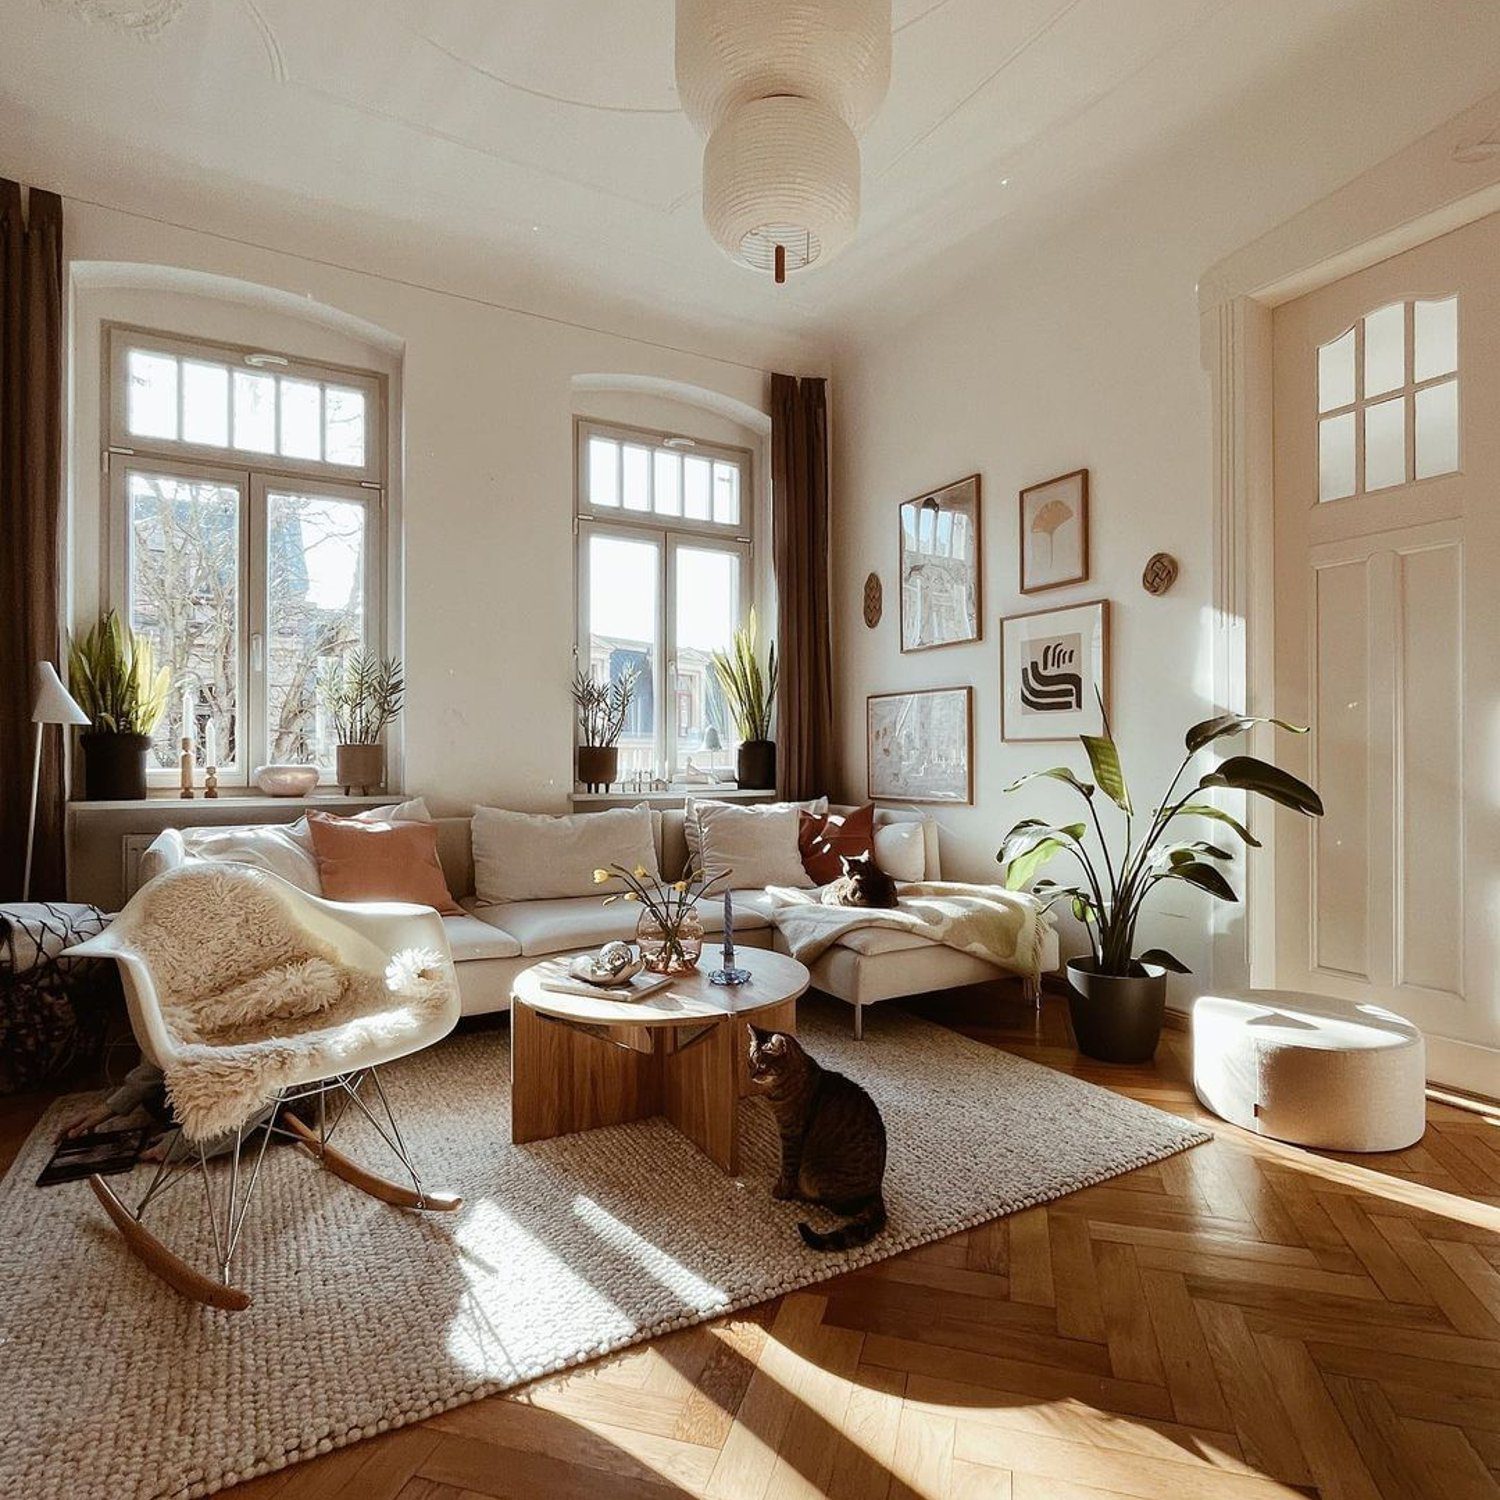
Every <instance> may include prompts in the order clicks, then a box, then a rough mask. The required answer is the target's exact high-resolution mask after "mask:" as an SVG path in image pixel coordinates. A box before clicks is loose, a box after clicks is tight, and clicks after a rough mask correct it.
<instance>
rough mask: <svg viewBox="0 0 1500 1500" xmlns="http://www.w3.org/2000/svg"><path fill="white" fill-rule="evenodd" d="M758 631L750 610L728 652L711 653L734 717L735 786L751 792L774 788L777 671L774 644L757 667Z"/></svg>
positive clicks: (778, 667) (715, 671)
mask: <svg viewBox="0 0 1500 1500" xmlns="http://www.w3.org/2000/svg"><path fill="white" fill-rule="evenodd" d="M758 628H759V627H758V622H757V621H756V618H755V611H754V610H753V609H752V610H751V611H750V621H749V623H748V624H747V625H745V626H744V627H743V628H742V629H740V630H736V631H735V633H734V639H733V642H732V644H731V645H730V648H729V650H728V651H715V652H714V653H713V664H714V674H715V675H716V676H717V677H718V679H719V686H720V687H721V688H722V689H723V690H724V698H725V701H726V702H727V703H728V704H729V712H730V713H731V714H733V715H734V727H735V732H736V733H737V734H738V735H739V737H740V745H739V750H738V752H737V754H736V766H737V769H738V772H739V778H738V779H739V784H740V785H741V786H742V787H754V788H761V787H774V786H775V785H776V745H775V742H774V741H773V740H772V739H771V714H772V712H773V711H774V709H775V707H776V683H777V679H778V677H779V676H780V670H781V669H780V665H779V663H778V662H777V660H776V642H775V641H772V642H771V648H770V651H769V652H768V653H767V656H766V664H765V667H764V668H762V667H761V664H760V657H759V654H758V652H757V650H756V646H757V635H758Z"/></svg>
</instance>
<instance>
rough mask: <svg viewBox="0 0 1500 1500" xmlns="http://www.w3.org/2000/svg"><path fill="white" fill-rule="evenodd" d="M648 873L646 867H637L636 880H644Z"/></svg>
mask: <svg viewBox="0 0 1500 1500" xmlns="http://www.w3.org/2000/svg"><path fill="white" fill-rule="evenodd" d="M648 873H649V872H648V871H647V869H646V867H645V865H637V866H636V867H635V878H636V879H637V880H644V879H645V878H646V876H647V874H648Z"/></svg>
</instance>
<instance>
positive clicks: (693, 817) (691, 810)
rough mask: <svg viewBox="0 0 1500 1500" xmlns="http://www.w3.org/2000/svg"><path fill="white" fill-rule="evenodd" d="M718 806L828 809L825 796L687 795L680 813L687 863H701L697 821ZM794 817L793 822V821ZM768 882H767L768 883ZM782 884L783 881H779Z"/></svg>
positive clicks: (758, 809) (764, 810) (767, 809)
mask: <svg viewBox="0 0 1500 1500" xmlns="http://www.w3.org/2000/svg"><path fill="white" fill-rule="evenodd" d="M718 807H735V808H738V809H739V810H740V811H741V812H743V811H745V810H746V809H747V808H753V809H754V810H755V811H756V812H762V813H772V812H785V811H786V810H787V809H788V808H790V809H791V810H792V811H793V812H794V813H796V812H808V813H818V814H820V815H821V814H822V813H826V812H827V811H828V798H827V797H814V798H812V799H811V800H810V801H807V802H750V803H745V802H725V801H723V800H721V799H718V798H713V797H688V798H687V799H686V800H685V801H684V802H683V807H682V813H683V819H682V837H683V841H684V842H685V843H686V844H687V851H688V863H689V864H692V865H697V864H699V863H701V859H702V849H701V840H700V833H699V822H700V819H701V817H702V815H703V813H704V812H709V813H710V814H711V812H712V809H714V808H718ZM795 821H796V820H795V819H794V820H793V822H794V823H795ZM769 883H770V882H767V884H769ZM781 883H782V884H783V885H784V884H785V883H786V882H785V881H782V882H781Z"/></svg>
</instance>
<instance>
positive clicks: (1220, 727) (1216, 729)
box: [1184, 714, 1307, 755]
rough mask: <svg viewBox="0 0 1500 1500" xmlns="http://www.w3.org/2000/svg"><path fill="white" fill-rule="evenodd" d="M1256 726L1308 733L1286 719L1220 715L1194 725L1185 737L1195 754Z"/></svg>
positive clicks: (1300, 725) (1303, 727)
mask: <svg viewBox="0 0 1500 1500" xmlns="http://www.w3.org/2000/svg"><path fill="white" fill-rule="evenodd" d="M1256 724H1274V725H1275V726H1276V727H1277V728H1278V729H1285V730H1289V731H1290V732H1291V733H1292V734H1306V733H1307V725H1305V724H1291V723H1288V722H1287V720H1285V719H1263V718H1256V717H1254V716H1253V715H1248V714H1219V715H1218V716H1217V717H1216V718H1212V719H1205V720H1204V721H1203V722H1202V723H1201V724H1194V725H1193V727H1192V728H1191V729H1190V730H1188V732H1187V734H1186V735H1185V736H1184V741H1185V743H1186V745H1187V748H1188V754H1189V755H1192V754H1195V753H1196V752H1197V751H1199V750H1201V749H1202V748H1203V747H1204V746H1205V745H1211V744H1213V742H1214V741H1215V740H1221V739H1223V738H1224V737H1225V736H1226V735H1230V734H1243V733H1244V732H1245V731H1246V730H1247V729H1250V728H1252V727H1253V726H1254V725H1256Z"/></svg>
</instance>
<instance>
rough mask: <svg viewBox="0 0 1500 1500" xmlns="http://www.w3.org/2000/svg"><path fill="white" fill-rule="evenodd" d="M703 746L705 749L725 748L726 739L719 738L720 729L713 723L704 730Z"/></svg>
mask: <svg viewBox="0 0 1500 1500" xmlns="http://www.w3.org/2000/svg"><path fill="white" fill-rule="evenodd" d="M703 748H704V749H705V750H722V749H723V748H724V741H723V740H721V739H720V738H719V731H718V730H717V729H716V728H715V727H714V726H713V725H712V724H710V725H709V726H708V728H707V729H705V730H704V731H703Z"/></svg>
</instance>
